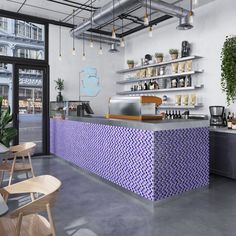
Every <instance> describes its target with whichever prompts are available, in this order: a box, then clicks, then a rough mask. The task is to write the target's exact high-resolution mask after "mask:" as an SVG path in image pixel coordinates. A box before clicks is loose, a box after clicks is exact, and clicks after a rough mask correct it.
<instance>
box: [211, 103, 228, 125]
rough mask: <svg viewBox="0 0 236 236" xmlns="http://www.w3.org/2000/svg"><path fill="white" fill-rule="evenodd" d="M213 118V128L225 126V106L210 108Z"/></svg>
mask: <svg viewBox="0 0 236 236" xmlns="http://www.w3.org/2000/svg"><path fill="white" fill-rule="evenodd" d="M209 110H210V114H211V118H210V125H211V126H224V111H225V108H224V107H223V106H210V107H209Z"/></svg>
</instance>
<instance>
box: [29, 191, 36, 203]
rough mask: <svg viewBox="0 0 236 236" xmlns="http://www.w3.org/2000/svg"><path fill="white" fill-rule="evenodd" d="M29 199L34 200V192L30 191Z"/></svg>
mask: <svg viewBox="0 0 236 236" xmlns="http://www.w3.org/2000/svg"><path fill="white" fill-rule="evenodd" d="M30 197H31V201H32V202H33V201H34V200H35V197H34V193H30Z"/></svg>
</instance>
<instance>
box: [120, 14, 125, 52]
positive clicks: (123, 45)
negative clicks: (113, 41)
mask: <svg viewBox="0 0 236 236" xmlns="http://www.w3.org/2000/svg"><path fill="white" fill-rule="evenodd" d="M121 29H122V38H121V41H120V46H121V47H122V48H124V47H125V39H124V37H123V33H124V18H122V26H121Z"/></svg>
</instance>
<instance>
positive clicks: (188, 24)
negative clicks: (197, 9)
mask: <svg viewBox="0 0 236 236" xmlns="http://www.w3.org/2000/svg"><path fill="white" fill-rule="evenodd" d="M193 16H194V12H193V0H190V10H189V12H188V14H187V15H184V16H181V17H180V18H179V25H178V26H177V27H176V29H178V30H189V29H192V28H193Z"/></svg>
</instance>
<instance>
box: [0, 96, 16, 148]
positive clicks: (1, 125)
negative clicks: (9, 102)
mask: <svg viewBox="0 0 236 236" xmlns="http://www.w3.org/2000/svg"><path fill="white" fill-rule="evenodd" d="M2 101H3V98H2V97H0V143H2V144H3V145H5V146H7V147H9V145H10V142H11V141H12V140H13V138H14V137H15V136H16V135H17V130H16V129H15V128H13V127H10V126H11V123H12V114H11V109H10V107H8V108H7V109H6V110H4V111H2Z"/></svg>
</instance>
